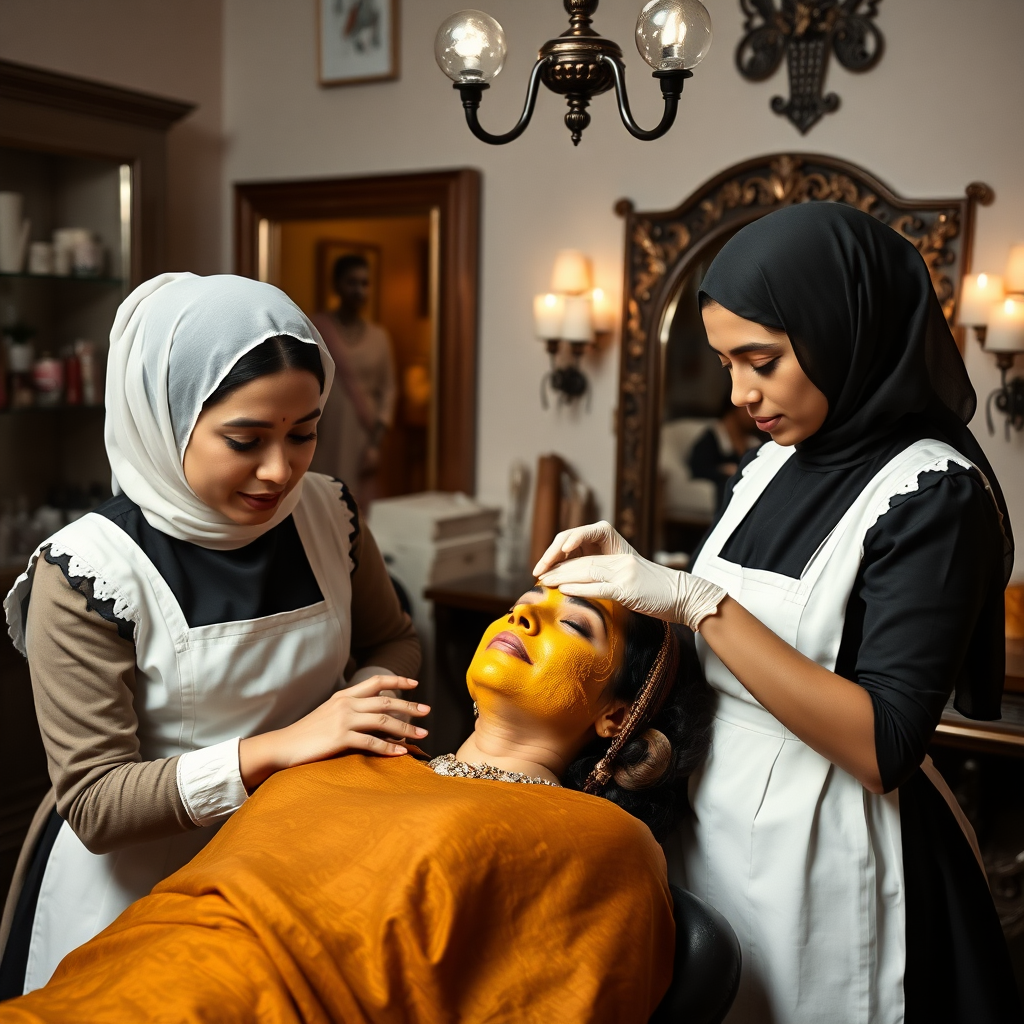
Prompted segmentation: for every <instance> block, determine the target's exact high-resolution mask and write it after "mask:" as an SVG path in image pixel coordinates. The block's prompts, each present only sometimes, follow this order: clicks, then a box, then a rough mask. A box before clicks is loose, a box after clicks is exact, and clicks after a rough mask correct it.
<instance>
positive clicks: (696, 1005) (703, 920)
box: [650, 885, 741, 1024]
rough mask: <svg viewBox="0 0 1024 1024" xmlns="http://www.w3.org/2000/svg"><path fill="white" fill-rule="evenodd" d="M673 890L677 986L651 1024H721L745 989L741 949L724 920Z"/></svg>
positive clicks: (688, 895)
mask: <svg viewBox="0 0 1024 1024" xmlns="http://www.w3.org/2000/svg"><path fill="white" fill-rule="evenodd" d="M669 888H670V889H671V890H672V915H673V917H674V918H675V921H676V956H675V962H674V963H673V965H672V984H671V985H670V986H669V990H668V992H666V993H665V998H664V999H662V1001H661V1003H660V1004H659V1005H658V1008H657V1009H656V1010H655V1011H654V1016H653V1017H651V1020H650V1024H720V1022H721V1021H722V1019H723V1018H724V1017H725V1015H726V1014H727V1013H728V1012H729V1007H731V1006H732V1001H733V1000H734V999H735V998H736V990H737V989H738V988H739V984H740V963H741V957H740V944H739V940H738V939H737V938H736V933H735V932H734V931H733V930H732V926H731V925H730V924H729V922H728V921H726V919H725V918H724V917H722V915H721V914H720V913H719V912H718V911H717V910H715V909H714V907H711V906H708V904H707V903H705V902H704V901H703V900H701V899H698V898H697V897H696V896H694V895H693V893H689V892H685V891H684V890H682V889H680V888H679V887H678V886H675V885H670V886H669Z"/></svg>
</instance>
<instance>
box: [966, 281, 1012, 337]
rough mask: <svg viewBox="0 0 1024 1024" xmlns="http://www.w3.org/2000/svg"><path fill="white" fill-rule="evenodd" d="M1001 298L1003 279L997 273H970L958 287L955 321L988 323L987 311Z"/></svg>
mask: <svg viewBox="0 0 1024 1024" xmlns="http://www.w3.org/2000/svg"><path fill="white" fill-rule="evenodd" d="M1002 298H1003V279H1002V278H1001V277H1000V276H999V275H998V274H970V275H968V276H967V277H965V278H964V280H963V286H962V287H961V289H960V304H959V306H958V307H957V311H956V319H957V323H960V324H968V325H970V326H972V327H980V326H982V325H984V324H987V323H988V317H989V311H990V310H991V309H992V307H993V305H995V304H996V303H997V302H1000V301H1001V300H1002Z"/></svg>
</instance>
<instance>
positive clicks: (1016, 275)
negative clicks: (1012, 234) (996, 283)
mask: <svg viewBox="0 0 1024 1024" xmlns="http://www.w3.org/2000/svg"><path fill="white" fill-rule="evenodd" d="M1006 290H1007V291H1008V292H1015V293H1016V294H1018V295H1020V294H1024V244H1021V245H1015V246H1014V247H1013V248H1012V249H1011V250H1010V259H1009V260H1008V261H1007V263H1006Z"/></svg>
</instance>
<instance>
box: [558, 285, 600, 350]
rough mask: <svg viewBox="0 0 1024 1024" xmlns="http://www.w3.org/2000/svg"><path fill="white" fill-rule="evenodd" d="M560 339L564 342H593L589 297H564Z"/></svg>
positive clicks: (592, 322) (592, 321)
mask: <svg viewBox="0 0 1024 1024" xmlns="http://www.w3.org/2000/svg"><path fill="white" fill-rule="evenodd" d="M562 338H563V339H564V340H565V341H576V342H589V341H593V340H594V317H593V312H592V310H591V305H590V296H589V295H567V296H566V297H565V319H564V320H563V321H562Z"/></svg>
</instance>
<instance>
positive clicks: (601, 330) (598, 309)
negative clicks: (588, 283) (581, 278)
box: [590, 288, 614, 334]
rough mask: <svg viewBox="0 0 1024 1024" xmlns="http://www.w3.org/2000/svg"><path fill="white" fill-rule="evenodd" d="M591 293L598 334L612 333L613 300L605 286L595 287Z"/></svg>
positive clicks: (595, 328)
mask: <svg viewBox="0 0 1024 1024" xmlns="http://www.w3.org/2000/svg"><path fill="white" fill-rule="evenodd" d="M590 294H591V299H592V305H593V313H594V330H595V331H596V332H597V333H598V334H610V333H611V330H612V325H613V323H614V318H613V316H612V304H611V300H610V299H609V298H608V296H607V295H606V294H605V291H604V289H603V288H595V289H594V290H593V291H592V292H591V293H590Z"/></svg>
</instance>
